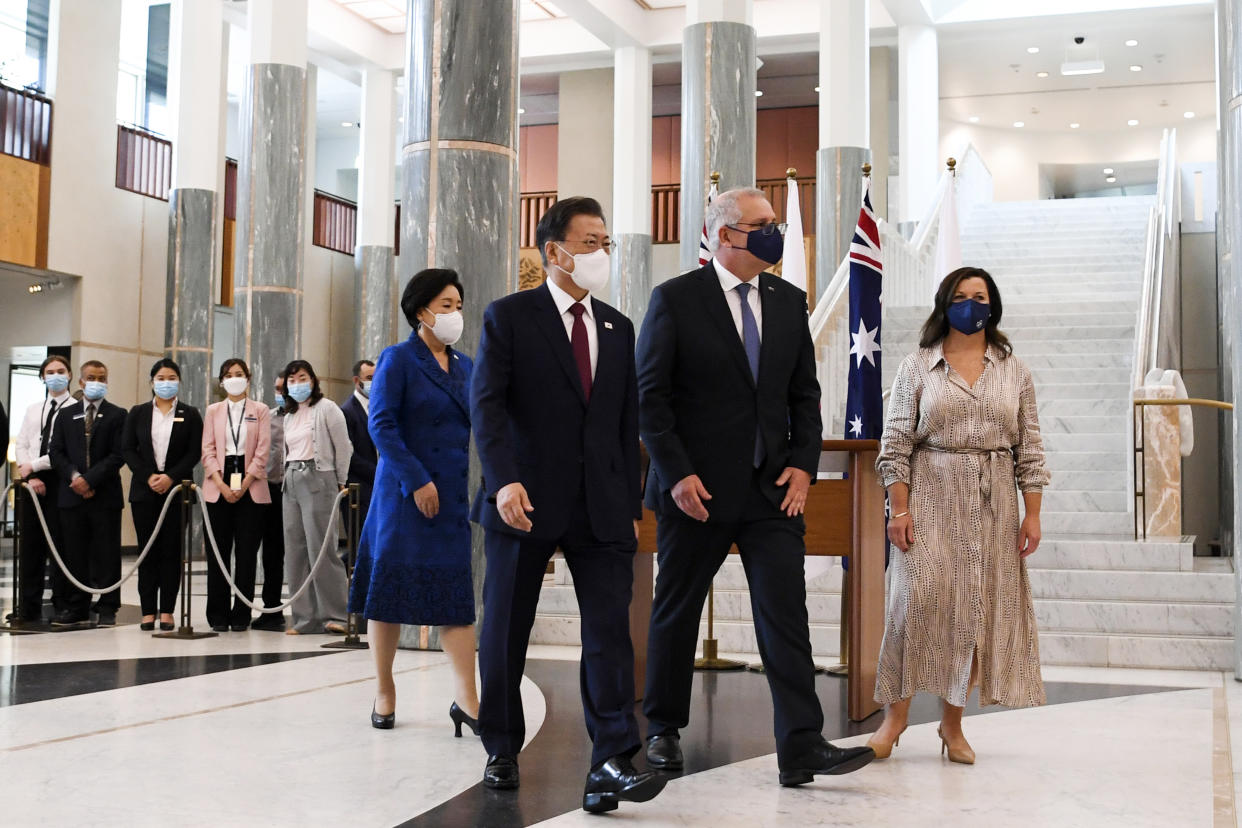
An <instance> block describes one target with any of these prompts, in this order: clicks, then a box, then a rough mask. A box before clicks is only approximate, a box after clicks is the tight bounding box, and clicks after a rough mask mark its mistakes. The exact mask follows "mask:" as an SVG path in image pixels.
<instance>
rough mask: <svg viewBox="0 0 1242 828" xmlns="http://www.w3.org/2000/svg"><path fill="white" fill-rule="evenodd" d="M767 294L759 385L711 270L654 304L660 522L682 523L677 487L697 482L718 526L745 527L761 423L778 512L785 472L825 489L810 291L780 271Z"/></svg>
mask: <svg viewBox="0 0 1242 828" xmlns="http://www.w3.org/2000/svg"><path fill="white" fill-rule="evenodd" d="M758 285H759V296H760V302H762V303H763V332H762V340H763V342H762V346H761V348H760V351H759V381H758V382H757V383H756V382H755V379H754V377H753V376H752V374H751V372H750V363H749V362H747V360H746V350H745V348H743V346H742V340H741V338H740V337H739V336H738V335H737V327H736V325H735V324H734V322H733V316H732V314H731V313H730V312H729V305H728V302H727V301H726V299H725V295H724V291H723V290H721V289H720V279H719V277H718V276H717V275H716V269H715V267H714V266H713V265H712V263H711V262H708V263H707V265H706V266H704V267H702V268H699V269H698V270H693V271H690V272H689V273H683V274H682V275H681V276H678V277H677V278H675V279H669V280H668V281H667V282H664V283H662V284H660V285H658V286H657V287H656V289H655V290H654V291H653V292H652V294H651V303H650V305H648V307H647V316H646V317H645V318H644V320H643V330H642V336H641V337H640V338H639V340H638V386H639V389H640V394H641V398H642V425H641V428H642V437H643V444H644V445H645V446H646V447H647V452H648V454H650V455H651V468H650V470H649V472H648V477H647V490H646V499H647V505H648V506H649V507H650V508H651V509H653V510H654V511H655V512H657V513H666V512H667V513H670V514H678V513H680V510H679V509H678V507H677V505H676V504H675V503H674V502H673V498H672V494H671V491H672V488H673V486H675V485H676V484H677V482H678V481H679V480H681V479H683V478H685V477H687V476H689V475H692V474H697V475H698V476H699V479H700V480H702V481H703V486H704V487H705V488H706V489H707V492H708V494H710V495H711V497H712V499H711V500H709V501H705V505H706V506H707V512H708V515H709V518H708V519H709V520H735V519H736V518H737V516H738V515H740V514H741V513H742V509H743V507H744V506H745V503H746V497H747V494H748V493H749V491H750V487H751V485H752V480H753V478H754V475H755V468H754V445H755V430H756V424H757V425H758V428H759V429H760V430H761V431H762V433H763V442H764V448H765V452H766V453H765V456H764V460H763V464H762V466H761V468H760V469H759V472H760V484H759V485H760V488H761V489H762V490H763V493H764V495H765V496H766V497H767V498H768V499H769V500H770V501H772V503H773V504H774V505H778V506H779V505H780V502H781V499H782V498H783V497H784V489H783V488H778V487H777V486H776V479H777V478H778V477H780V474H781V471H782V470H783V469H784V468H785V467H786V466H793V467H794V468H798V469H802V470H803V471H805V472H807V473H808V474H810V475H811V482H812V483H814V482H815V476H816V473H817V471H818V469H819V455H820V449H821V441H822V433H821V425H820V412H819V381H818V380H817V379H816V378H815V347H814V345H813V344H812V342H811V332H810V328H809V327H808V324H807V308H806V293H804V292H803V291H801V290H799V289H798V288H797V287H794V286H793V285H791V284H789V283H788V282H786V281H784V280H783V279H781V278H780V277H779V276H773V275H771V274H769V273H761V274H760V275H759V277H758ZM670 510H673V511H670Z"/></svg>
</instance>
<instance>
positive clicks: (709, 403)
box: [638, 188, 875, 785]
mask: <svg viewBox="0 0 1242 828" xmlns="http://www.w3.org/2000/svg"><path fill="white" fill-rule="evenodd" d="M706 223H707V238H708V240H709V245H710V247H711V249H712V251H713V254H714V256H713V259H712V261H710V262H708V263H707V265H705V266H704V267H702V268H700V269H699V270H695V271H691V272H690V273H685V274H683V275H681V276H679V277H677V278H675V279H670V280H669V281H667V282H664V283H663V284H661V285H659V286H658V287H656V289H655V290H654V291H653V292H652V294H651V303H650V305H649V306H648V309H647V316H646V318H645V320H644V322H643V330H642V336H641V337H640V338H639V341H638V383H639V393H640V395H641V400H642V402H641V411H642V415H641V431H642V438H643V443H644V444H645V445H646V446H647V451H648V453H649V454H650V456H651V468H650V471H649V473H648V478H647V488H646V499H647V505H648V506H650V507H651V508H652V509H653V510H654V511H655V512H656V515H657V519H658V524H657V533H656V534H657V545H658V556H659V557H658V560H659V566H660V570H659V571H660V574H659V576H658V579H657V580H656V588H655V600H654V603H653V605H652V610H651V635H650V638H649V645H648V651H647V670H648V672H647V692H646V695H645V697H644V699H643V710H644V712H645V713H646V714H647V720H648V722H649V725H650V727H649V730H648V741H647V761H648V763H649V764H650V765H652V766H653V767H659V768H667V769H669V770H680V769H681V768H682V766H683V762H684V759H683V756H682V752H681V746H680V729H681V728H684V727H686V726H687V724H689V718H690V690H691V679H692V672H693V660H694V649H695V641H696V639H697V638H698V631H699V618H700V615H701V614H702V612H703V601H704V599H705V598H706V597H707V591H708V589H709V587H710V586H711V582H712V578H713V576H715V574H716V571H717V570H718V569H719V568H720V565H721V564H722V563H723V562H724V559H725V556H726V555H727V554H728V552H729V549H730V547H732V546H733V545H734V544H736V545H737V547H738V551H739V552H740V553H741V558H742V565H743V567H744V568H745V570H746V581H747V584H748V585H749V587H750V601H751V605H752V606H753V608H754V617H755V631H756V637H757V639H758V644H759V654H760V656H761V658H762V659H763V666H764V668H765V672H766V675H767V679H768V685H769V688H770V689H771V692H772V706H773V708H774V713H775V720H774V727H775V730H776V751H777V764H778V765H779V767H780V782H781V784H782V785H801V784H803V783H805V782H810V781H811V780H812V779H813V778H814V776H815V775H816V774H840V773H847V772H849V771H852V770H855V769H857V768H860V767H862V766H863V765H865V764H867V763H868V762H870V761H871V760H872V759H873V758H875V754H874V753H873V752H872V750H871V749H870V748H849V749H839V748H836V747H834V746H832V745H831V744H829V743H828V742H827V741H825V740H824V737H823V735H821V733H820V731H821V730H822V729H823V726H824V714H823V711H822V709H821V708H820V704H819V698H818V697H817V696H816V694H815V667H814V664H813V663H812V661H811V639H810V631H809V625H808V623H807V611H806V583H805V580H804V577H805V576H804V573H803V562H804V559H805V555H806V546H805V544H804V542H803V536H804V535H805V533H806V523H805V521H804V520H803V517H802V511H803V508H804V506H805V504H806V496H807V489H808V487H809V486H810V485H811V482H812V481H813V479H814V476H815V474H816V472H817V470H818V467H819V454H820V441H821V434H820V412H819V383H818V382H817V381H816V379H815V349H814V346H813V345H812V343H811V335H810V330H809V329H808V327H807V315H806V314H807V307H806V294H805V293H804V292H803V291H801V290H799V289H798V288H796V287H794V286H793V285H791V284H789V283H788V282H785V281H783V280H782V279H780V278H779V277H776V276H773V275H772V274H769V273H763V271H764V270H766V269H767V267H768V266H769V265H773V264H776V263H777V262H778V261H780V258H781V252H782V249H783V247H784V241H783V239H782V233H783V231H784V228H783V227H782V226H780V225H778V224H777V223H776V215H775V213H774V212H773V211H772V205H771V204H769V203H768V201H767V199H766V198H764V196H763V193H762V192H761V191H759V190H755V189H749V188H748V189H739V190H729V191H727V192H724V193H721V194H720V195H719V196H718V197H717V198H716V199H715V200H714V201H713V202H712V204H711V206H710V207H709V208H708V211H707V216H706Z"/></svg>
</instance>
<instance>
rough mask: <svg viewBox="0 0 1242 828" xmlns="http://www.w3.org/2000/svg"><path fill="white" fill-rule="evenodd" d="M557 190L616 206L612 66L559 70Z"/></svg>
mask: <svg viewBox="0 0 1242 828" xmlns="http://www.w3.org/2000/svg"><path fill="white" fill-rule="evenodd" d="M560 89H561V91H560V102H559V109H560V124H559V125H558V137H557V161H556V189H557V193H558V194H559V195H558V197H559V198H565V197H567V196H590V197H591V198H594V199H596V200H597V201H599V203H600V204H602V205H603V206H604V213H605V214H607V213H608V212H609V211H611V210H612V132H613V130H612V69H587V70H584V71H581V72H565V73H563V74H562V75H561V87H560Z"/></svg>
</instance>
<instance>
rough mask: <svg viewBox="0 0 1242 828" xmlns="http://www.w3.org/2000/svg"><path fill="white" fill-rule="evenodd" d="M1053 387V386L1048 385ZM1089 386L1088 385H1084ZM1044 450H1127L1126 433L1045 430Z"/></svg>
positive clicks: (1050, 451) (1052, 451)
mask: <svg viewBox="0 0 1242 828" xmlns="http://www.w3.org/2000/svg"><path fill="white" fill-rule="evenodd" d="M1048 387H1051V386H1048ZM1082 387H1084V388H1085V387H1087V386H1082ZM1043 438H1044V451H1046V452H1048V453H1049V454H1052V453H1054V452H1058V451H1116V452H1125V450H1126V435H1125V432H1124V431H1122V432H1121V433H1115V432H1114V433H1108V434H1067V433H1063V432H1062V433H1057V432H1054V433H1048V432H1046V431H1045V432H1044V434H1043Z"/></svg>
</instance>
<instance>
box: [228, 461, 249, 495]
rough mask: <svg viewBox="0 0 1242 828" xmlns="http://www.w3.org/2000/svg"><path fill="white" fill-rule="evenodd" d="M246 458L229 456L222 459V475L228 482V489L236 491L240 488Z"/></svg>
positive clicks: (243, 477) (243, 476)
mask: <svg viewBox="0 0 1242 828" xmlns="http://www.w3.org/2000/svg"><path fill="white" fill-rule="evenodd" d="M245 465H246V458H244V457H241V456H239V455H236V454H230V455H228V456H227V457H225V458H224V473H225V475H226V479H227V480H228V482H229V488H230V489H232V490H234V491H237V490H238V489H240V488H241V487H242V480H244V479H245V477H246V475H245V473H244V471H243V470H244V469H245Z"/></svg>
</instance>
